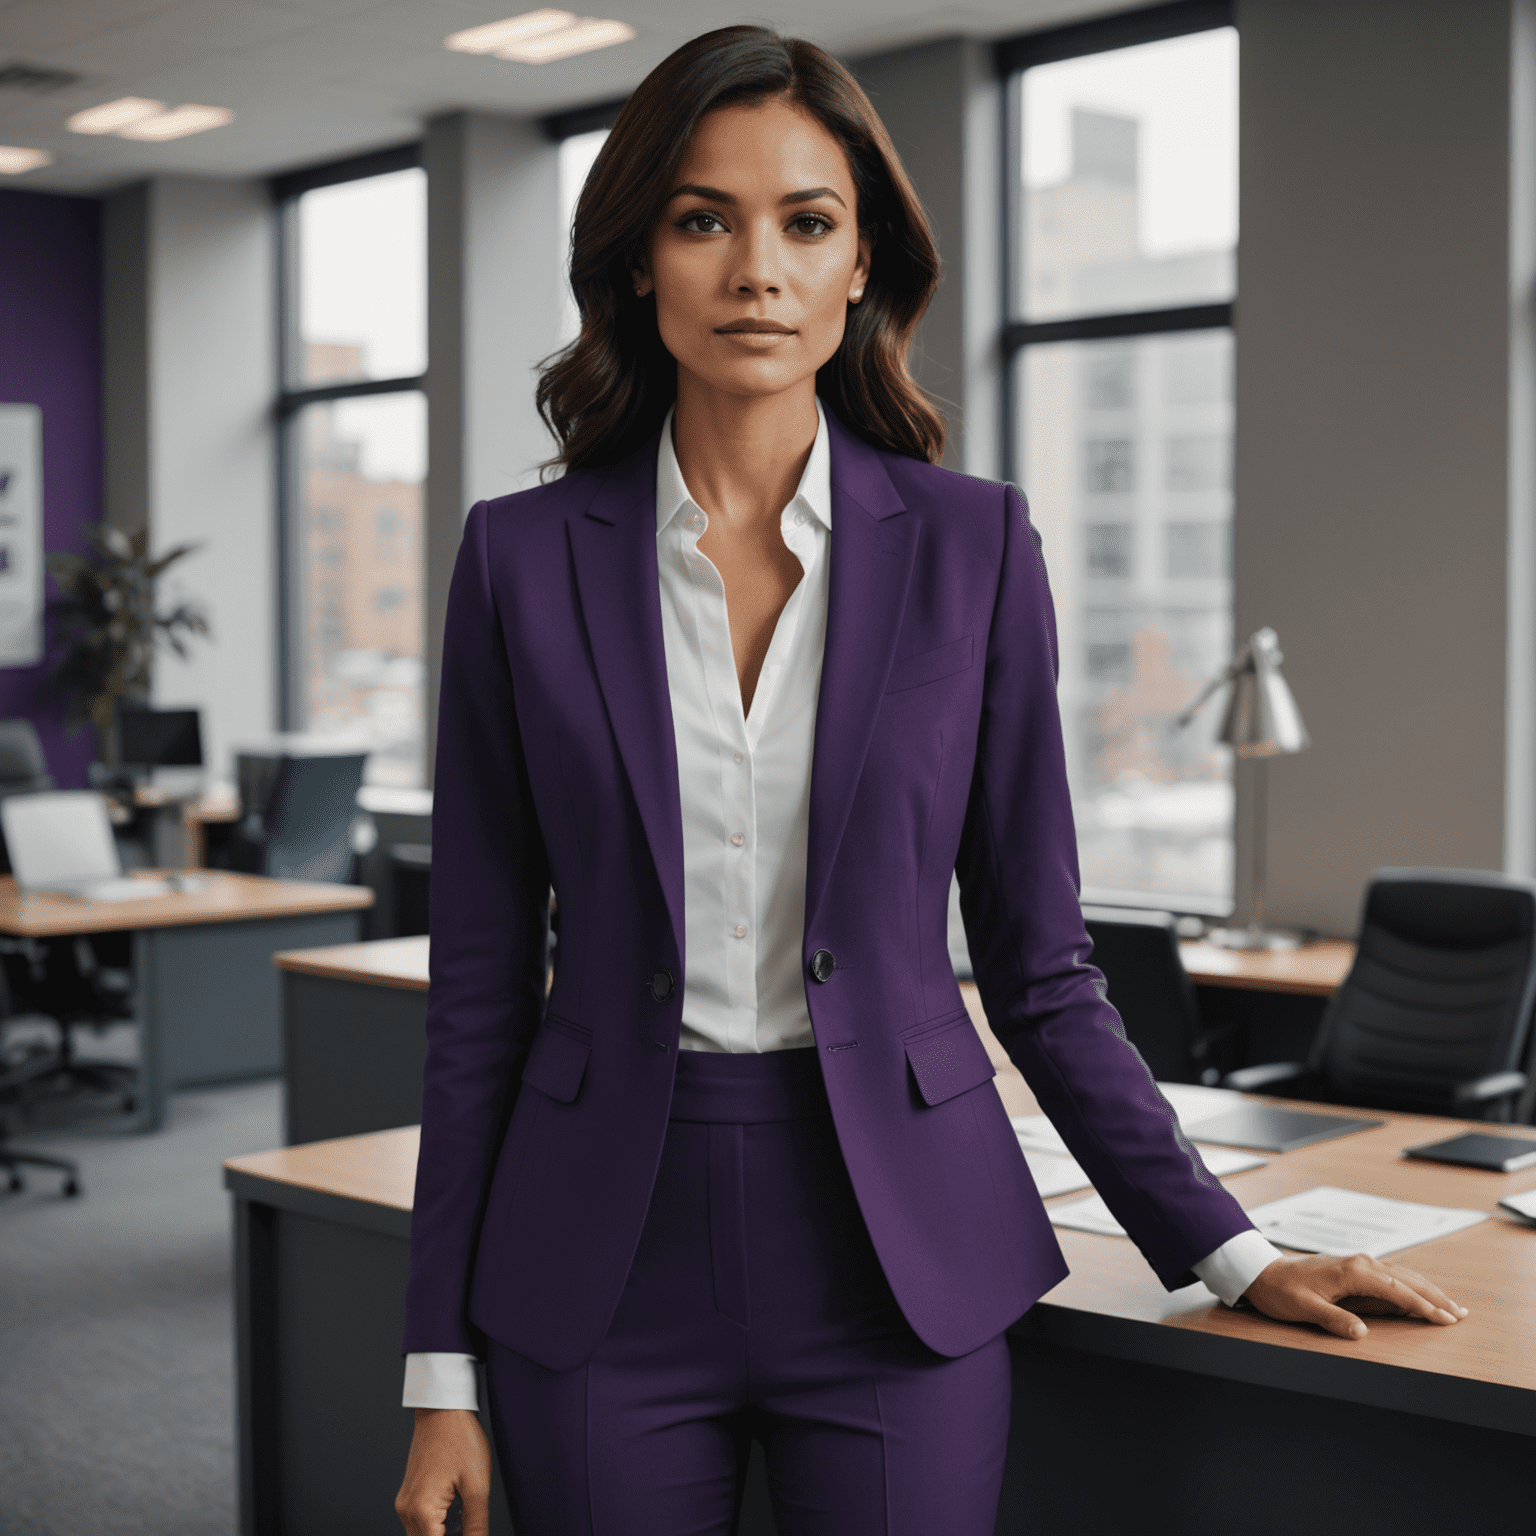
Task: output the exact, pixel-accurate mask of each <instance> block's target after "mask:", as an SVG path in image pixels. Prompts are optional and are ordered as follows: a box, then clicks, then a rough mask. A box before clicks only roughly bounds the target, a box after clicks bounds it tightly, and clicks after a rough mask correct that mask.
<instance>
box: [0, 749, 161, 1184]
mask: <svg viewBox="0 0 1536 1536" xmlns="http://www.w3.org/2000/svg"><path fill="white" fill-rule="evenodd" d="M52 788H53V776H52V775H51V774H50V773H49V772H48V761H47V759H46V758H45V757H44V755H43V744H42V742H41V741H40V740H39V739H38V735H37V731H36V729H35V728H34V726H33V724H32V722H31V721H30V720H0V800H4V799H8V798H10V797H11V796H12V795H27V794H36V793H38V792H40V791H44V790H49V789H52ZM10 868H11V861H10V856H9V854H8V853H7V851H6V847H5V837H4V834H3V833H0V873H7V874H8V873H9V872H10ZM127 958H128V956H127V942H126V936H125V935H119V934H106V935H102V936H100V937H99V938H98V939H96V940H95V941H92V940H90V939H85V938H59V939H17V938H0V1032H3V1029H4V1025H5V1022H6V1021H7V1020H9V1019H11V1018H14V1017H16V1016H18V1015H29V1016H30V1015H35V1014H41V1015H43V1016H44V1017H46V1018H49V1019H52V1020H53V1022H54V1023H55V1024H56V1025H57V1026H58V1030H59V1043H58V1045H57V1047H55V1048H52V1049H49V1050H45V1051H41V1052H33V1053H31V1054H30V1055H29V1056H28V1057H27V1059H25V1060H23V1061H22V1062H20V1063H16V1064H13V1065H12V1067H11V1069H10V1070H8V1071H5V1072H4V1073H3V1075H0V1088H3V1091H4V1093H5V1095H6V1096H7V1097H9V1098H10V1099H12V1100H13V1101H14V1102H24V1101H26V1100H28V1099H33V1098H37V1097H39V1096H41V1094H42V1092H43V1091H44V1090H45V1089H50V1088H54V1089H56V1088H57V1087H58V1086H59V1085H65V1086H68V1087H87V1088H96V1089H99V1090H101V1091H104V1092H107V1093H121V1094H122V1095H123V1107H124V1109H125V1110H127V1111H128V1112H130V1113H131V1112H132V1111H133V1110H134V1109H135V1108H137V1099H136V1093H137V1088H138V1073H137V1071H136V1070H135V1069H133V1068H132V1067H126V1066H118V1065H115V1064H112V1063H107V1062H82V1061H79V1060H77V1059H76V1056H75V1051H74V1036H73V1027H74V1026H75V1025H77V1024H85V1025H88V1026H90V1027H92V1028H94V1029H102V1028H104V1027H106V1026H107V1025H108V1024H113V1023H117V1022H118V1021H120V1020H124V1019H130V1018H132V1017H133V1007H132V981H131V978H130V976H129V974H128V970H127ZM119 960H120V961H121V962H122V963H121V964H112V963H107V962H111V961H119ZM18 1155H19V1154H18ZM29 1160H30V1161H33V1162H41V1163H42V1165H43V1166H46V1167H60V1166H64V1164H63V1162H62V1161H61V1160H60V1159H58V1158H41V1157H38V1158H29ZM0 1166H10V1167H11V1172H12V1181H13V1182H12V1187H13V1188H14V1187H16V1185H15V1182H14V1181H15V1179H16V1177H17V1175H16V1171H15V1167H14V1155H12V1154H6V1155H5V1156H4V1157H0ZM70 1166H72V1165H70ZM71 1177H73V1175H71Z"/></svg>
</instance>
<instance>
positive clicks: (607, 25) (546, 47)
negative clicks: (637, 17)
mask: <svg viewBox="0 0 1536 1536" xmlns="http://www.w3.org/2000/svg"><path fill="white" fill-rule="evenodd" d="M634 35H635V29H634V28H633V27H632V26H630V25H629V23H628V22H624V21H600V20H598V18H597V17H595V16H583V17H582V18H581V19H580V20H579V21H576V22H574V23H572V25H570V26H568V27H562V28H561V29H560V30H559V31H558V32H546V33H544V34H543V35H542V36H540V37H531V38H529V39H527V41H525V42H521V43H512V44H510V45H508V46H506V47H502V48H498V49H497V50H496V57H497V58H498V59H510V60H511V61H512V62H513V63H516V64H553V63H554V62H555V60H556V59H569V58H574V57H575V55H576V54H578V53H591V52H592V51H593V50H594V49H595V48H611V47H613V45H614V44H615V43H627V42H628V41H629V40H630V38H632V37H633V36H634Z"/></svg>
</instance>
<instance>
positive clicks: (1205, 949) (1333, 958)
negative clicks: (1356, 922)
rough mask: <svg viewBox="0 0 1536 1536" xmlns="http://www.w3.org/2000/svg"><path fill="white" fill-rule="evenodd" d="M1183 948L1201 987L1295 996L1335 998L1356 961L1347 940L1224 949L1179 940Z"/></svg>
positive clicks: (1187, 966)
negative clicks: (1293, 946) (1290, 946)
mask: <svg viewBox="0 0 1536 1536" xmlns="http://www.w3.org/2000/svg"><path fill="white" fill-rule="evenodd" d="M1179 953H1180V955H1182V956H1183V958H1184V968H1185V970H1187V971H1188V972H1189V974H1190V979H1191V980H1192V981H1193V982H1194V983H1195V985H1196V986H1197V987H1235V988H1239V989H1241V990H1243V991H1246V992H1282V993H1286V994H1288V995H1290V996H1292V997H1331V996H1332V995H1333V994H1334V993H1335V992H1337V991H1338V990H1339V988H1340V986H1342V985H1343V982H1344V978H1345V977H1346V976H1347V975H1348V974H1349V968H1350V966H1352V965H1353V964H1354V963H1355V946H1354V945H1353V944H1351V943H1349V942H1348V941H1347V940H1343V939H1319V940H1318V941H1317V943H1315V944H1304V945H1303V946H1302V947H1301V948H1300V949H1289V950H1248V949H1223V948H1222V947H1221V946H1220V945H1219V944H1208V943H1206V942H1205V941H1204V940H1203V939H1191V940H1187V941H1186V942H1184V943H1182V944H1180V945H1179Z"/></svg>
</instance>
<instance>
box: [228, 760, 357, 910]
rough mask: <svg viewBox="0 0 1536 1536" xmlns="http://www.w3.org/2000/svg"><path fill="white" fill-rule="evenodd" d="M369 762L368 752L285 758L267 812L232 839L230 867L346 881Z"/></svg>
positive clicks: (246, 820) (245, 822)
mask: <svg viewBox="0 0 1536 1536" xmlns="http://www.w3.org/2000/svg"><path fill="white" fill-rule="evenodd" d="M365 762H367V756H366V754H364V753H356V754H350V753H349V754H347V755H346V756H341V757H285V758H283V759H282V761H281V763H280V764H279V766H278V770H277V778H276V780H275V782H274V783H273V785H272V793H271V795H270V796H269V797H268V798H267V803H266V809H265V811H257V810H252V811H250V812H248V813H247V814H246V815H245V816H244V817H243V818H242V820H241V822H240V826H239V830H238V832H237V833H236V835H235V836H233V837H232V838H231V840H230V864H231V866H232V867H233V868H235V869H240V870H245V871H247V872H249V873H251V874H259V875H271V876H273V877H274V878H276V879H282V880H321V881H327V882H329V883H331V884H335V885H345V884H347V883H348V882H349V881H350V880H351V879H352V871H353V862H354V858H355V855H354V853H353V850H352V823H353V822H354V821H355V820H356V819H357V816H358V814H359V813H358V809H357V792H358V790H359V789H361V788H362V784H363V764H364V763H365Z"/></svg>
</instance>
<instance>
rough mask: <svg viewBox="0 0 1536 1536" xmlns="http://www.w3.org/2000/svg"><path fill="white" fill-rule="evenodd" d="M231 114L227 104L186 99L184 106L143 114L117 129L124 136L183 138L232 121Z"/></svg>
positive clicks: (153, 140) (129, 137)
mask: <svg viewBox="0 0 1536 1536" xmlns="http://www.w3.org/2000/svg"><path fill="white" fill-rule="evenodd" d="M234 120H235V114H234V113H233V112H231V111H230V110H229V108H228V107H197V106H193V105H191V104H190V103H189V104H188V105H187V106H184V107H172V108H171V110H170V111H169V112H161V113H160V114H159V115H158V116H155V117H146V118H143V119H142V120H141V121H139V122H136V123H134V124H132V125H131V126H129V127H127V128H124V129H122V130H121V132H120V133H119V137H120V138H124V139H145V140H148V141H150V142H152V143H159V142H161V141H162V140H164V139H184V138H186V136H187V135H188V134H189V133H205V132H206V131H207V130H208V129H209V128H222V127H223V126H224V124H225V123H232V122H234Z"/></svg>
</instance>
